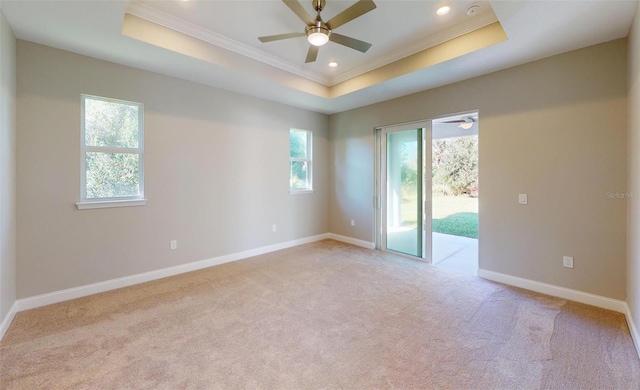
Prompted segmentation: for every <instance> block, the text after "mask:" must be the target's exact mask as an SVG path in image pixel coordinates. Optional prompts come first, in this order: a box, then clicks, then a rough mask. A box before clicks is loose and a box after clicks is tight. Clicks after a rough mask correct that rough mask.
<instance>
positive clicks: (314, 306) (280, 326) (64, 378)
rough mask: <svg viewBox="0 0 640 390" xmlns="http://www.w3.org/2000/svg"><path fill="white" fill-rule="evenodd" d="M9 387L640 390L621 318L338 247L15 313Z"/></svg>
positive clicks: (6, 357)
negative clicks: (551, 389) (540, 389)
mask: <svg viewBox="0 0 640 390" xmlns="http://www.w3.org/2000/svg"><path fill="white" fill-rule="evenodd" d="M0 353H1V362H0V364H1V365H0V369H1V370H2V371H1V372H0V374H1V381H2V382H1V383H2V386H1V387H2V388H3V389H5V388H6V389H58V388H78V389H141V388H145V389H174V388H178V389H211V388H212V389H222V388H272V389H276V388H278V389H280V388H282V389H313V388H331V389H333V388H360V389H368V388H403V389H417V388H430V389H434V388H435V389H538V388H554V389H638V388H640V361H639V359H638V356H637V355H636V352H635V350H634V348H633V343H632V340H631V336H630V334H629V330H628V328H627V325H626V323H625V319H624V316H623V315H621V314H618V313H614V312H611V311H607V310H602V309H597V308H593V307H589V306H585V305H581V304H577V303H572V302H567V301H565V300H562V299H557V298H551V297H548V296H544V295H540V294H535V293H530V292H527V291H524V290H519V289H515V288H510V287H506V286H504V285H500V284H496V283H492V282H488V281H484V280H482V279H479V278H477V277H474V276H466V275H461V274H457V273H455V272H454V271H449V270H443V269H438V268H436V267H433V266H430V265H428V264H423V263H420V262H415V261H411V260H408V259H404V258H401V257H397V256H393V255H390V254H385V253H381V252H377V251H372V250H366V249H362V248H358V247H354V246H350V245H347V244H342V243H339V242H336V241H330V240H327V241H322V242H318V243H313V244H308V245H303V246H299V247H296V248H291V249H287V250H283V251H279V252H274V253H271V254H268V255H263V256H258V257H255V258H251V259H247V260H243V261H238V262H235V263H229V264H225V265H221V266H218V267H213V268H209V269H206V270H202V271H197V272H193V273H189V274H185V275H180V276H176V277H172V278H167V279H163V280H159V281H155V282H150V283H145V284H142V285H138V286H134V287H130V288H126V289H121V290H117V291H112V292H108V293H104V294H99V295H95V296H91V297H87V298H82V299H77V300H74V301H70V302H65V303H60V304H56V305H52V306H48V307H43V308H39V309H35V310H31V311H27V312H22V313H19V314H18V315H17V316H16V318H15V320H14V321H13V323H12V324H11V327H10V329H9V331H8V332H7V334H6V335H5V337H4V339H3V340H2V343H1V344H0Z"/></svg>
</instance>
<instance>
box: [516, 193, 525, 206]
mask: <svg viewBox="0 0 640 390" xmlns="http://www.w3.org/2000/svg"><path fill="white" fill-rule="evenodd" d="M518 203H520V204H527V194H519V195H518Z"/></svg>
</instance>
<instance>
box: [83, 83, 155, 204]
mask: <svg viewBox="0 0 640 390" xmlns="http://www.w3.org/2000/svg"><path fill="white" fill-rule="evenodd" d="M143 111H144V107H143V105H142V104H140V103H132V102H127V101H123V100H116V99H107V98H102V97H96V96H89V95H82V96H81V115H82V116H81V137H82V138H81V147H82V153H81V163H80V165H81V180H80V181H81V188H80V193H81V195H80V199H81V201H80V203H78V204H77V206H78V208H79V209H85V208H98V207H117V206H138V205H144V204H145V202H146V200H145V199H144V180H143V179H144V169H143V167H144V160H143V115H144V112H143Z"/></svg>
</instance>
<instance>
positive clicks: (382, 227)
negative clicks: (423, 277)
mask: <svg viewBox="0 0 640 390" xmlns="http://www.w3.org/2000/svg"><path fill="white" fill-rule="evenodd" d="M416 129H421V132H419V133H420V134H421V138H422V142H421V145H420V147H419V149H421V151H420V153H418V154H419V155H420V157H421V160H422V161H421V163H420V164H419V169H418V171H419V175H420V177H421V180H420V184H421V190H420V191H419V193H421V194H422V199H421V202H420V204H419V214H420V216H419V217H418V218H421V224H420V225H421V228H422V232H421V248H420V252H421V253H420V256H412V255H408V254H404V253H402V252H396V251H393V250H392V249H388V248H387V234H386V230H387V134H389V133H394V132H400V131H406V130H416ZM374 133H375V170H374V171H375V180H374V183H375V196H374V209H375V215H374V221H375V223H374V241H375V247H376V249H378V250H381V251H392V252H393V253H396V254H399V255H402V256H407V257H410V258H412V259H418V260H421V261H425V262H429V263H430V262H431V253H432V243H431V237H432V235H431V174H430V172H431V154H432V151H431V120H422V121H416V122H407V123H402V124H397V125H390V126H382V127H376V128H375V129H374Z"/></svg>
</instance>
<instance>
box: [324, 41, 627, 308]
mask: <svg viewBox="0 0 640 390" xmlns="http://www.w3.org/2000/svg"><path fill="white" fill-rule="evenodd" d="M626 45H627V42H626V40H624V39H623V40H616V41H613V42H609V43H605V44H601V45H597V46H593V47H589V48H585V49H582V50H577V51H573V52H570V53H566V54H562V55H558V56H554V57H551V58H548V59H544V60H541V61H537V62H533V63H530V64H526V65H522V66H518V67H515V68H511V69H507V70H503V71H500V72H496V73H493V74H489V75H486V76H481V77H477V78H474V79H471V80H467V81H463V82H460V83H456V84H452V85H449V86H445V87H442V88H438V89H434V90H430V91H425V92H421V93H418V94H414V95H410V96H406V97H402V98H398V99H394V100H390V101H387V102H383V103H379V104H375V105H371V106H368V107H363V108H359V109H354V110H351V111H347V112H343V113H339V114H335V115H332V116H331V117H330V134H331V154H330V161H332V167H331V181H332V183H333V187H332V191H331V194H330V213H331V219H330V221H331V224H330V231H331V232H333V233H337V234H342V235H345V236H349V237H353V238H356V239H360V240H365V241H372V240H373V215H374V213H373V207H372V204H373V202H372V199H373V195H374V177H373V176H374V172H373V167H374V135H373V128H374V127H376V126H382V125H389V124H395V123H402V122H408V121H413V120H419V119H425V118H433V117H436V116H440V115H445V114H452V113H457V112H462V111H468V110H475V109H478V110H479V113H480V127H479V129H480V130H479V166H480V177H479V182H480V203H479V208H480V244H479V245H480V247H479V256H480V259H479V262H480V267H481V268H483V269H485V270H490V271H494V272H499V273H504V274H508V275H512V276H517V277H522V278H526V279H531V280H535V281H539V282H544V283H549V284H553V285H557V286H562V287H567V288H571V289H576V290H580V291H585V292H589V293H593V294H597V295H601V296H606V297H611V298H615V299H622V300H624V299H625V284H626V281H625V279H626V276H625V263H626V232H625V229H626V200H625V199H607V196H606V194H607V193H608V192H611V193H614V192H622V193H624V192H625V191H626V188H627V186H626V178H627V176H626V170H627V169H626V155H627V152H626V141H627V97H626V72H627V63H626V54H627V53H626ZM518 193H527V194H528V195H529V204H528V205H527V206H521V205H518V202H517V200H518ZM351 219H355V220H356V221H357V223H356V226H355V227H351V226H350V225H349V221H350V220H351ZM563 255H568V256H574V258H575V268H574V269H567V268H563V267H562V256H563Z"/></svg>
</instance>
